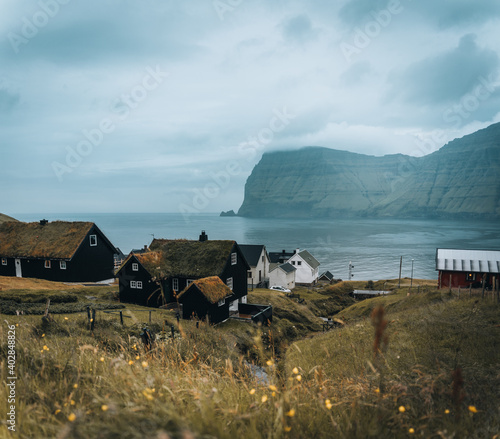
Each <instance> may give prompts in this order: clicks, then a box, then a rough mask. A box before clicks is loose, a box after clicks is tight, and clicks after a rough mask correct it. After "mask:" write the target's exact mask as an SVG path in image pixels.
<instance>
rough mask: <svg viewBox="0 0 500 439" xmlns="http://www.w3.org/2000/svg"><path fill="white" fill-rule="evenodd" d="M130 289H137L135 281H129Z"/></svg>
mask: <svg viewBox="0 0 500 439" xmlns="http://www.w3.org/2000/svg"><path fill="white" fill-rule="evenodd" d="M130 288H137V282H136V281H135V280H131V281H130Z"/></svg>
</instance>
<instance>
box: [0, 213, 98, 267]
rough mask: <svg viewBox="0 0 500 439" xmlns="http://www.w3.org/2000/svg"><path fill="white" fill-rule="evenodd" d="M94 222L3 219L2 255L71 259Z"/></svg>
mask: <svg viewBox="0 0 500 439" xmlns="http://www.w3.org/2000/svg"><path fill="white" fill-rule="evenodd" d="M93 225H94V224H93V223H90V222H66V221H54V222H50V223H47V224H45V225H43V226H42V225H40V223H23V222H19V221H15V222H14V221H9V222H4V223H0V256H1V257H4V258H43V259H46V258H50V259H71V258H72V257H73V255H74V254H75V252H76V250H77V249H78V247H79V246H80V244H81V243H82V241H83V239H84V238H85V237H86V236H87V234H88V233H89V231H90V229H91V228H92V226H93Z"/></svg>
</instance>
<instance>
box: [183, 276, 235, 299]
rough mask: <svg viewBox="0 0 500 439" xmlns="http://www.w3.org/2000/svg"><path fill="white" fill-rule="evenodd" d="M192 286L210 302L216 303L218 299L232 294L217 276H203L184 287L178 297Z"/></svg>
mask: <svg viewBox="0 0 500 439" xmlns="http://www.w3.org/2000/svg"><path fill="white" fill-rule="evenodd" d="M192 288H197V289H198V290H200V292H201V294H203V295H204V296H205V297H206V299H207V300H208V301H209V302H210V303H217V302H218V301H219V300H222V299H225V298H226V297H228V296H230V295H231V294H233V292H232V291H231V289H230V288H229V287H228V286H227V285H226V284H225V283H224V282H222V280H221V279H220V277H218V276H210V277H205V278H203V279H198V280H195V281H194V282H193V283H191V284H190V285H189V286H187V287H186V288H184V290H182V291H181V293H180V294H179V299H180V298H181V297H182V296H183V295H185V294H186V293H187V292H188V291H189V290H191V289H192Z"/></svg>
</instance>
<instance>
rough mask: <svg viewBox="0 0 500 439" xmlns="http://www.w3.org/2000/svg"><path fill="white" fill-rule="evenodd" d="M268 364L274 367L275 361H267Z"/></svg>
mask: <svg viewBox="0 0 500 439" xmlns="http://www.w3.org/2000/svg"><path fill="white" fill-rule="evenodd" d="M266 364H267V365H268V366H273V365H274V361H273V360H267V361H266Z"/></svg>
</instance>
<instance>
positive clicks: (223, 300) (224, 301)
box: [217, 299, 226, 306]
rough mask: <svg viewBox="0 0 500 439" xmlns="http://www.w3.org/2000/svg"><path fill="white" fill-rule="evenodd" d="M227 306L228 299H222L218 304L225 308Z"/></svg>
mask: <svg viewBox="0 0 500 439" xmlns="http://www.w3.org/2000/svg"><path fill="white" fill-rule="evenodd" d="M225 304H226V299H221V300H219V302H217V305H218V306H224V305H225Z"/></svg>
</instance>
